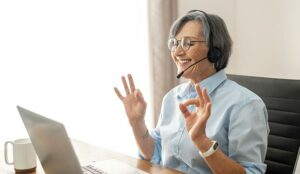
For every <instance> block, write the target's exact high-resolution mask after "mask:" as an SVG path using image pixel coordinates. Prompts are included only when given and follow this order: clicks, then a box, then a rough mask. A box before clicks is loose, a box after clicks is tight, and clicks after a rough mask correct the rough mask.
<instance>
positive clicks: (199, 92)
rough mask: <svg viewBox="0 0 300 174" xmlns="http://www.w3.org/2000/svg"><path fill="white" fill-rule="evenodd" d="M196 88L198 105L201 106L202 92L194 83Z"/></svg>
mask: <svg viewBox="0 0 300 174" xmlns="http://www.w3.org/2000/svg"><path fill="white" fill-rule="evenodd" d="M195 88H196V91H197V94H198V97H199V99H198V100H199V106H200V107H203V95H202V92H201V88H200V86H199V85H198V84H196V86H195Z"/></svg>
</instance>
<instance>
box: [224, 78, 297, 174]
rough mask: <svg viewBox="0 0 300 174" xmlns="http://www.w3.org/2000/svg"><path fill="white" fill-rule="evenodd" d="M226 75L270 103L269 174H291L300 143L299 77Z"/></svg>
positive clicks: (267, 173)
mask: <svg viewBox="0 0 300 174" xmlns="http://www.w3.org/2000/svg"><path fill="white" fill-rule="evenodd" d="M227 76H228V78H229V79H231V80H233V81H235V82H237V83H239V84H240V85H242V86H244V87H246V88H248V89H250V90H251V91H253V92H254V93H256V94H257V95H258V96H260V97H261V98H262V100H263V101H264V102H265V104H266V106H267V110H268V115H269V119H268V122H269V126H270V134H269V136H268V149H267V155H266V160H265V163H266V164H267V171H266V174H292V172H293V168H294V165H295V161H296V157H297V152H298V148H299V146H300V80H287V79H273V78H264V77H251V76H241V75H231V74H229V75H227Z"/></svg>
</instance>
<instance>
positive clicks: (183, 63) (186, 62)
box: [177, 59, 192, 69]
mask: <svg viewBox="0 0 300 174" xmlns="http://www.w3.org/2000/svg"><path fill="white" fill-rule="evenodd" d="M191 61H192V59H177V66H178V68H180V69H185V68H187V67H188V66H189V65H190V64H191Z"/></svg>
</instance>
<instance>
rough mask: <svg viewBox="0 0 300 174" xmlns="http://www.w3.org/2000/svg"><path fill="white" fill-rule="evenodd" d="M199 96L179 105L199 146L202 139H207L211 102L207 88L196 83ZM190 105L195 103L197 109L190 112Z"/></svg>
mask: <svg viewBox="0 0 300 174" xmlns="http://www.w3.org/2000/svg"><path fill="white" fill-rule="evenodd" d="M195 88H196V91H197V94H198V98H195V99H189V100H187V101H186V102H184V103H181V104H180V105H179V108H180V110H181V112H182V113H183V115H184V118H185V123H186V128H187V130H188V132H189V136H190V137H191V139H192V140H193V142H194V143H195V144H196V145H197V146H199V145H200V144H201V142H202V141H205V140H206V139H207V137H206V133H205V127H206V122H207V120H208V118H209V116H210V111H211V103H210V99H209V96H208V94H207V91H206V89H205V88H204V89H203V90H201V89H200V86H199V85H198V84H196V85H195ZM189 105H195V106H196V111H195V112H190V111H189V110H188V108H187V107H188V106H189Z"/></svg>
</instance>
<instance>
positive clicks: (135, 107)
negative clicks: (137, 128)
mask: <svg viewBox="0 0 300 174" xmlns="http://www.w3.org/2000/svg"><path fill="white" fill-rule="evenodd" d="M127 78H128V82H129V86H130V89H129V88H128V83H127V81H126V78H125V77H124V76H122V82H123V86H124V90H125V93H126V95H125V96H123V95H122V94H121V93H120V91H119V90H118V88H116V87H115V88H114V90H115V92H116V94H117V96H118V97H119V99H120V100H121V101H122V102H123V104H124V107H125V111H126V114H127V117H128V120H129V123H130V124H131V125H134V124H138V123H140V122H141V121H144V117H145V112H146V107H147V103H146V102H145V100H144V98H143V95H142V93H141V91H140V90H138V89H135V86H134V81H133V78H132V76H131V74H128V75H127Z"/></svg>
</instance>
